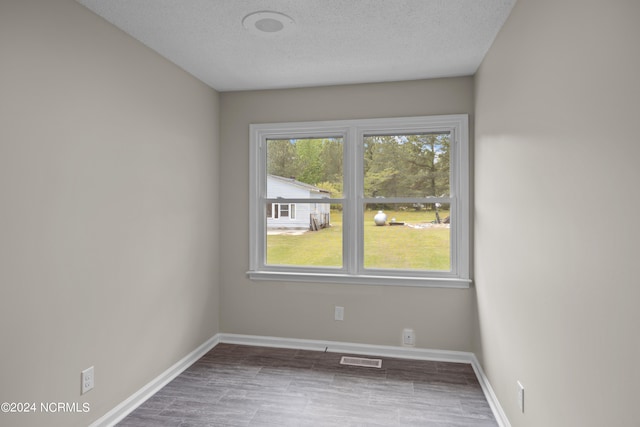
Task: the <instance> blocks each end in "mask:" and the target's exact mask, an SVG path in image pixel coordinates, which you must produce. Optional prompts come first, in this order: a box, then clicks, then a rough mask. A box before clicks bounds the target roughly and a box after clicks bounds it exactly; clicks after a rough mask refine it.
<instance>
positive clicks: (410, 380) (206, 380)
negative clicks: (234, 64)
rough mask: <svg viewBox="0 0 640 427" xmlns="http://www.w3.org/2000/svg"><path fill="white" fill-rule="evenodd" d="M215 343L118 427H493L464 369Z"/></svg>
mask: <svg viewBox="0 0 640 427" xmlns="http://www.w3.org/2000/svg"><path fill="white" fill-rule="evenodd" d="M342 356H344V355H343V354H338V353H324V352H315V351H308V350H291V349H279V348H266V347H253V346H242V345H231V344H219V345H218V346H216V347H215V348H214V349H213V350H211V351H210V352H209V353H207V354H206V355H204V356H203V357H202V358H201V359H200V360H198V361H197V362H196V363H194V364H193V365H192V366H191V367H189V368H188V369H187V370H185V371H184V372H183V373H182V374H181V375H179V376H178V377H177V378H175V379H174V380H173V381H172V382H170V383H169V384H167V385H166V386H165V387H164V388H163V389H162V390H160V391H159V392H158V393H156V394H155V395H154V396H153V397H151V398H150V399H149V400H147V401H146V402H145V403H144V404H142V405H141V406H140V407H138V408H137V409H136V410H135V411H134V412H132V413H131V414H129V416H127V417H126V418H125V419H124V420H122V422H120V423H119V424H118V425H119V426H122V427H152V426H153V427H163V426H167V427H204V426H216V427H219V426H222V427H224V426H235V427H239V426H244V427H252V426H296V427H299V426H303V427H304V426H322V427H324V426H329V427H330V426H340V427H343V426H364V425H366V426H401V425H402V426H443V427H471V426H474V427H476V426H480V427H496V426H497V425H498V424H497V423H496V421H495V418H494V417H493V414H492V413H491V409H490V407H489V404H488V403H487V401H486V399H485V397H484V395H483V393H482V389H481V387H480V384H479V383H478V380H477V378H476V377H475V374H474V372H473V369H472V368H471V366H470V365H467V364H464V363H445V362H432V361H421V360H405V359H393V358H382V359H383V362H382V368H363V367H356V366H344V365H340V364H339V362H340V358H341V357H342Z"/></svg>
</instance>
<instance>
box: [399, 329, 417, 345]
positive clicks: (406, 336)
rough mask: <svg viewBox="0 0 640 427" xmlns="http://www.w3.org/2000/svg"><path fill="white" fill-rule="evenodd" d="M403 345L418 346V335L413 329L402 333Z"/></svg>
mask: <svg viewBox="0 0 640 427" xmlns="http://www.w3.org/2000/svg"><path fill="white" fill-rule="evenodd" d="M402 344H403V345H415V344H416V335H415V333H414V332H413V329H405V330H404V331H402Z"/></svg>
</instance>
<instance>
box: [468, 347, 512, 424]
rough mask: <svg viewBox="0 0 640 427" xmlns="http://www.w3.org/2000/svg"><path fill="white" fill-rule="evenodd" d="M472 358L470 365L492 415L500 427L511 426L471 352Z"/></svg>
mask: <svg viewBox="0 0 640 427" xmlns="http://www.w3.org/2000/svg"><path fill="white" fill-rule="evenodd" d="M471 356H472V360H471V366H472V367H473V370H474V371H475V373H476V377H478V382H479V383H480V387H482V392H483V393H484V396H485V397H486V398H487V402H488V403H489V406H490V407H491V412H493V416H494V417H496V421H497V422H498V425H499V426H500V427H511V423H510V422H509V418H507V414H505V413H504V410H503V409H502V406H501V405H500V402H499V401H498V397H497V396H496V394H495V393H494V392H493V388H492V387H491V384H490V383H489V379H488V378H487V376H486V375H485V374H484V370H483V369H482V366H481V365H480V362H479V361H478V359H477V358H476V355H475V354H473V353H471Z"/></svg>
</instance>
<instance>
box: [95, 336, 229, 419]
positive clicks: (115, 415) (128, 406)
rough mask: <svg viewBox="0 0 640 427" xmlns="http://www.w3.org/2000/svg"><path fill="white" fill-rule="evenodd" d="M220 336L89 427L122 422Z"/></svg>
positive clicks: (213, 345) (175, 364)
mask: <svg viewBox="0 0 640 427" xmlns="http://www.w3.org/2000/svg"><path fill="white" fill-rule="evenodd" d="M219 336H220V334H216V335H214V336H213V337H211V338H209V339H208V340H207V341H205V342H204V343H202V344H201V345H200V346H199V347H198V348H196V349H195V350H193V351H192V352H191V353H189V354H187V355H186V356H185V357H183V358H182V359H180V360H179V361H177V362H176V363H174V364H173V366H171V367H170V368H169V369H167V370H166V371H164V372H163V373H161V374H160V375H158V376H157V377H156V378H154V379H153V380H151V382H149V383H148V384H147V385H145V386H144V387H142V388H141V389H140V390H138V391H137V392H135V393H134V394H132V395H131V396H129V398H127V399H126V400H125V401H123V402H121V403H120V404H119V405H118V406H116V407H115V408H113V409H112V410H110V411H109V412H107V413H106V414H104V415H103V416H102V417H100V418H98V419H97V420H96V421H94V422H93V423H91V425H90V426H89V427H111V426H114V425H116V424H117V423H118V422H120V421H122V419H123V418H124V417H126V416H127V415H129V414H130V413H131V412H133V411H134V410H135V409H136V408H137V407H138V406H140V405H142V404H143V403H144V402H145V401H146V400H147V399H149V398H150V397H151V396H153V395H154V394H156V393H157V392H158V391H159V390H160V389H161V388H162V387H164V386H165V385H167V384H168V383H169V382H170V381H171V380H173V379H174V378H175V377H177V376H178V375H180V374H181V373H182V372H184V370H185V369H187V368H188V367H189V366H191V365H193V364H194V363H195V362H196V361H197V360H198V359H200V358H201V357H202V356H204V355H205V354H206V353H207V352H208V351H209V350H211V349H212V348H213V347H215V346H216V345H218V343H219V342H220V341H219Z"/></svg>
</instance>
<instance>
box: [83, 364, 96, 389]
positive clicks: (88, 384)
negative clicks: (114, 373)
mask: <svg viewBox="0 0 640 427" xmlns="http://www.w3.org/2000/svg"><path fill="white" fill-rule="evenodd" d="M93 375H94V374H93V366H92V367H90V368H87V369H85V370H84V371H82V374H81V375H80V378H81V380H82V393H81V394H85V393H86V392H88V391H89V390H91V389H92V388H93V385H94V376H93Z"/></svg>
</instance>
